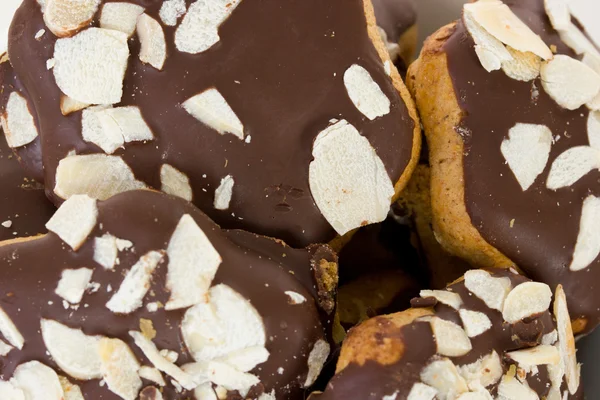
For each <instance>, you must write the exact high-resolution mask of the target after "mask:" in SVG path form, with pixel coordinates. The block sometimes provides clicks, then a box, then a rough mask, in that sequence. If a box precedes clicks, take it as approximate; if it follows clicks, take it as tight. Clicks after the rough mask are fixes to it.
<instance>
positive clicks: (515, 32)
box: [408, 0, 600, 332]
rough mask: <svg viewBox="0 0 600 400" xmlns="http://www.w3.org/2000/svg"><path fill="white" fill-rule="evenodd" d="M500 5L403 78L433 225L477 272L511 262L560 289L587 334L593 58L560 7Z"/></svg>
mask: <svg viewBox="0 0 600 400" xmlns="http://www.w3.org/2000/svg"><path fill="white" fill-rule="evenodd" d="M507 4H508V6H510V7H507V5H505V4H503V3H501V2H500V1H497V0H493V1H490V2H482V1H480V2H476V3H473V4H468V5H465V6H464V13H463V19H461V20H460V21H458V22H457V23H455V24H451V25H449V26H446V27H444V28H442V29H441V30H439V31H438V32H437V33H436V34H434V35H433V36H432V37H430V38H429V40H428V41H427V42H426V44H425V47H424V49H423V51H422V53H421V57H420V59H419V60H418V61H417V62H416V63H415V64H414V66H412V67H411V71H410V73H409V78H408V80H409V85H410V86H411V88H412V91H413V92H414V94H415V97H416V102H417V104H418V108H419V110H420V114H421V117H422V118H423V126H424V128H425V134H426V136H427V141H428V146H429V149H430V162H431V182H432V183H431V196H432V211H433V225H434V230H435V232H436V237H437V238H438V240H439V241H440V243H441V244H442V245H443V246H444V247H445V248H446V249H448V250H449V251H450V252H452V253H453V254H455V255H458V256H460V257H462V258H465V259H468V260H469V261H470V262H472V263H474V264H476V265H480V266H486V267H492V266H493V267H506V266H510V265H513V264H515V265H517V266H518V267H519V268H520V269H521V270H522V271H523V272H524V273H526V274H527V275H528V276H530V277H531V278H532V279H535V280H538V281H541V282H545V283H547V284H549V285H550V286H551V287H553V288H554V287H556V286H557V285H558V284H562V285H563V287H564V290H565V292H566V293H567V296H568V297H569V298H570V299H571V310H570V311H571V316H572V317H573V318H574V319H575V320H576V322H575V328H574V329H575V331H576V332H584V331H586V332H587V331H590V330H592V329H593V328H594V327H595V326H596V325H597V324H598V323H599V322H600V298H598V296H596V295H595V293H597V292H598V287H597V286H598V282H600V275H598V274H600V269H598V267H599V265H600V258H599V257H598V254H599V253H600V235H598V234H597V233H598V230H597V226H598V223H597V222H600V221H599V220H598V215H600V211H598V210H600V205H599V204H600V200H599V199H598V197H597V196H599V195H600V186H599V185H598V179H600V175H598V170H596V169H595V167H593V166H592V164H593V163H592V164H590V162H591V159H590V158H589V157H590V155H591V154H596V152H597V150H596V147H594V146H596V145H597V143H596V141H597V140H596V137H597V135H598V134H600V128H599V127H600V124H599V123H598V121H600V119H599V118H600V114H598V111H597V110H598V108H599V106H598V104H600V103H598V92H599V91H600V74H599V73H600V69H599V68H598V67H599V66H600V63H596V61H598V60H600V58H599V57H600V53H599V52H598V49H597V47H596V46H595V45H594V44H593V43H592V42H591V41H590V40H589V39H588V37H587V36H586V35H585V34H584V33H583V32H582V31H581V30H580V28H579V27H578V26H579V25H578V23H577V20H575V19H574V18H572V17H571V15H570V14H569V12H568V9H567V8H564V9H554V8H551V7H550V6H551V3H549V4H548V7H549V8H548V12H547V11H546V10H545V7H544V4H545V3H544V1H542V0H527V1H518V2H517V1H510V2H508V3H507ZM561 10H562V12H561ZM499 22H502V23H501V24H500V23H499ZM580 60H582V61H580ZM594 157H595V156H594Z"/></svg>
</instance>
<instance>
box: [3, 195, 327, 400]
mask: <svg viewBox="0 0 600 400" xmlns="http://www.w3.org/2000/svg"><path fill="white" fill-rule="evenodd" d="M47 228H48V229H49V231H50V233H48V234H46V235H44V236H40V237H36V238H29V239H16V240H12V241H8V242H3V243H2V244H1V245H0V263H1V264H2V268H0V321H1V322H0V333H1V334H2V336H1V338H2V341H1V342H0V350H1V351H2V356H3V358H2V369H1V372H2V378H3V379H4V381H1V382H0V398H3V399H6V398H7V396H8V398H20V397H10V394H11V393H15V396H18V395H19V394H22V393H25V395H26V398H31V399H44V400H62V399H63V396H64V395H66V392H67V391H69V393H72V392H76V393H79V392H81V394H82V396H76V397H73V398H76V399H99V398H102V399H115V400H116V399H134V400H135V399H138V394H139V393H140V392H141V393H142V394H143V395H141V398H147V399H159V398H164V399H169V400H171V399H190V398H196V399H216V396H217V395H218V396H219V398H229V399H238V398H239V399H241V398H244V399H246V398H252V399H261V400H269V399H271V400H273V399H302V398H304V397H303V392H304V390H305V389H304V388H305V387H309V386H310V385H311V384H312V383H313V382H314V381H315V380H316V378H317V377H318V375H319V373H320V371H321V368H322V366H323V363H324V362H325V360H326V359H327V357H328V354H329V349H330V345H329V343H330V337H331V322H330V321H331V320H333V315H332V314H333V311H334V305H335V304H334V296H335V290H336V283H337V260H336V256H335V254H334V253H333V252H332V251H331V249H330V248H329V247H328V246H326V245H314V246H311V247H309V248H308V249H306V250H295V249H293V248H290V247H288V246H286V245H285V244H283V243H282V242H281V241H276V240H274V239H269V238H266V237H262V236H258V235H255V234H251V233H246V232H243V231H237V230H233V231H224V230H223V231H222V230H221V229H220V228H219V227H218V226H217V225H215V224H214V223H213V222H212V221H211V220H210V219H208V217H206V216H205V215H204V214H203V213H201V212H200V211H198V210H197V209H196V208H195V207H194V206H192V205H191V204H190V203H188V202H186V201H185V200H182V199H179V198H176V197H174V196H169V195H166V194H162V193H158V192H152V191H146V190H142V191H131V192H127V193H123V194H119V195H116V196H114V197H112V198H111V199H109V200H106V201H96V200H94V199H91V198H90V197H88V196H86V195H76V196H72V197H71V198H70V199H69V200H67V201H66V202H65V203H64V204H63V205H62V206H61V208H60V209H59V210H58V211H57V212H56V214H54V216H53V217H52V218H51V219H50V220H49V222H48V224H47ZM32 360H35V361H32ZM9 379H10V380H9ZM69 382H70V383H69ZM142 390H143V391H142ZM40 396H41V397H40ZM151 396H158V397H151ZM69 398H71V397H69Z"/></svg>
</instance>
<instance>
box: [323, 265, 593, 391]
mask: <svg viewBox="0 0 600 400" xmlns="http://www.w3.org/2000/svg"><path fill="white" fill-rule="evenodd" d="M492 275H493V276H495V277H502V276H505V277H509V278H510V280H511V282H512V284H513V287H514V286H516V285H518V284H520V283H523V282H526V281H528V279H527V278H525V277H523V276H520V275H515V274H513V273H511V272H509V271H503V270H497V271H494V272H493V273H492ZM449 290H451V291H453V292H455V293H457V294H459V295H460V296H461V298H462V300H463V303H464V304H463V308H465V309H468V310H473V311H479V312H483V313H485V314H486V315H487V316H488V317H489V319H490V321H491V322H492V328H491V329H489V330H488V331H486V332H484V333H483V334H481V335H479V336H477V337H474V338H471V344H472V346H473V350H471V351H470V352H469V353H468V354H467V355H466V356H463V357H450V359H451V360H452V362H453V363H454V364H455V365H457V366H462V365H465V364H469V363H472V362H475V361H477V360H478V359H479V358H481V357H483V356H486V355H488V354H490V353H491V352H492V350H495V351H496V352H497V353H498V355H499V356H500V359H501V361H502V362H503V367H504V369H505V372H506V371H507V370H508V368H509V366H510V363H509V362H508V360H506V359H504V354H505V353H506V352H508V351H512V350H518V349H521V348H526V347H530V346H535V345H538V344H539V343H540V339H541V336H542V335H544V334H546V333H549V332H552V331H553V330H554V329H555V325H556V324H555V322H554V320H553V317H552V316H551V314H550V313H549V312H548V311H545V312H543V313H542V314H540V315H537V316H535V317H532V318H530V319H529V320H528V321H527V323H518V324H516V325H509V324H507V323H506V322H505V321H504V319H503V318H502V314H501V313H500V312H499V311H496V310H492V309H490V308H488V307H487V306H486V305H485V303H484V302H483V301H482V300H480V299H479V298H477V297H476V296H474V295H471V294H470V292H469V291H468V290H467V288H466V287H465V285H464V282H462V281H461V282H459V283H456V284H454V285H451V286H449ZM433 311H434V313H435V315H437V316H438V317H440V318H443V319H445V320H450V321H453V322H455V323H457V324H459V325H462V323H461V320H460V317H459V315H458V312H457V311H456V310H454V309H452V308H450V307H448V306H446V305H444V304H441V303H438V304H437V305H435V307H434V308H433ZM381 324H388V325H389V324H391V323H390V322H389V321H388V320H387V319H381ZM382 331H383V332H386V333H385V336H384V337H383V338H382V340H384V339H391V338H395V339H399V340H400V341H401V342H402V343H403V344H404V346H403V353H402V354H401V356H400V360H399V361H397V362H396V363H394V364H391V365H382V364H380V363H378V362H375V361H373V360H370V361H367V362H366V363H365V364H364V365H359V364H356V363H351V364H349V365H348V367H346V368H345V369H344V370H342V371H341V372H340V373H338V374H337V375H336V376H335V377H334V378H333V379H332V380H331V381H330V383H329V385H328V386H327V390H326V391H325V393H323V394H317V395H314V399H318V400H342V399H349V398H354V399H361V400H363V399H364V400H367V399H372V400H381V399H382V398H383V396H392V395H393V394H394V393H396V398H397V399H406V398H407V397H408V394H409V393H410V390H411V388H412V386H413V385H414V384H415V383H416V382H419V381H420V373H421V371H422V370H423V369H424V368H425V367H426V366H427V365H428V364H429V363H430V362H431V361H433V360H434V357H437V356H436V344H435V339H434V336H433V331H432V329H431V325H430V324H429V322H424V321H419V320H415V321H413V322H412V323H410V324H408V325H405V326H403V327H401V328H393V327H389V328H385V327H382ZM532 337H535V338H536V340H535V341H534V342H532V341H531V338H532ZM539 371H540V372H538V374H537V375H535V376H531V375H528V376H527V382H528V383H529V384H530V386H531V387H532V388H533V389H534V390H536V391H537V393H538V395H539V396H540V398H543V396H545V395H547V394H548V392H549V389H550V380H549V377H548V373H547V368H546V367H544V366H540V367H539ZM581 386H582V385H580V388H581ZM488 389H491V390H490V392H491V394H492V395H494V396H495V395H496V391H497V387H492V388H488ZM569 398H570V399H571V398H572V399H583V393H582V389H580V390H579V392H578V393H577V394H575V395H573V396H570V397H569Z"/></svg>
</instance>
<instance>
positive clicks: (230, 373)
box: [197, 361, 260, 397]
mask: <svg viewBox="0 0 600 400" xmlns="http://www.w3.org/2000/svg"><path fill="white" fill-rule="evenodd" d="M202 369H204V372H203V373H202V375H205V376H208V377H210V381H211V382H212V383H214V384H215V385H219V386H221V387H223V388H224V389H226V390H227V391H235V390H237V391H239V392H240V395H241V396H242V397H246V395H247V394H248V391H249V390H250V389H251V388H252V386H254V385H257V384H258V383H260V381H259V380H258V378H257V377H256V376H255V375H252V374H249V373H246V372H241V371H239V370H237V369H235V368H233V367H232V366H230V365H228V364H225V363H221V362H216V361H210V362H208V363H205V364H203V367H202ZM197 372H198V371H197Z"/></svg>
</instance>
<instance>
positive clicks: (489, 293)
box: [465, 270, 512, 311]
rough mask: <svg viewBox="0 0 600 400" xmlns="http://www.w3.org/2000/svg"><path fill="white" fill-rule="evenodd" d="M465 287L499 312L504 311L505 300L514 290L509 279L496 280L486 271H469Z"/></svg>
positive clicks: (466, 274) (466, 275)
mask: <svg viewBox="0 0 600 400" xmlns="http://www.w3.org/2000/svg"><path fill="white" fill-rule="evenodd" d="M465 286H466V288H467V289H469V291H470V292H471V293H473V294H474V295H475V296H477V297H478V298H480V299H481V300H482V301H483V302H484V303H485V304H486V305H487V306H488V307H489V308H491V309H493V310H498V311H502V308H503V307H504V300H505V299H506V296H507V295H508V292H510V290H511V288H512V285H511V283H510V279H509V278H507V277H503V278H494V277H492V276H491V275H490V273H489V272H487V271H484V270H471V271H467V272H466V273H465Z"/></svg>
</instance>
